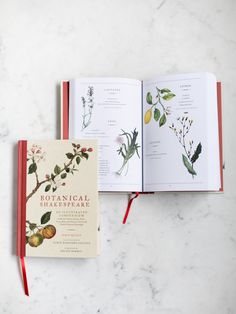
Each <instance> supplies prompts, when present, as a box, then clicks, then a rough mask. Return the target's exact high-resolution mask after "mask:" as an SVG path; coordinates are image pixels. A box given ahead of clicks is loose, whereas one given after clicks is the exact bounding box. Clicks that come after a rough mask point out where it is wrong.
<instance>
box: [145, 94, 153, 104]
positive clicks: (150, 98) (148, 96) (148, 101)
mask: <svg viewBox="0 0 236 314" xmlns="http://www.w3.org/2000/svg"><path fill="white" fill-rule="evenodd" d="M146 100H147V103H148V104H149V105H152V94H151V93H150V92H148V93H147V97H146Z"/></svg>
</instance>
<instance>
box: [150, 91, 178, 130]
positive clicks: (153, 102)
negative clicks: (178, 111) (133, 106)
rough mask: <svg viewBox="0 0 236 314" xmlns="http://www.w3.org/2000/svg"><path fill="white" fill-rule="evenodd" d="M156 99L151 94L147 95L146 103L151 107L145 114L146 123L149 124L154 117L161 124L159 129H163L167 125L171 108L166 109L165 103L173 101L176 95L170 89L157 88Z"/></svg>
mask: <svg viewBox="0 0 236 314" xmlns="http://www.w3.org/2000/svg"><path fill="white" fill-rule="evenodd" d="M154 97H155V98H153V96H152V94H151V93H150V92H148V93H147V95H146V101H147V103H148V105H150V106H151V107H150V109H148V110H147V111H146V113H145V116H144V122H145V124H148V123H149V122H150V121H151V119H152V116H153V118H154V120H155V121H156V122H159V127H161V126H163V125H164V124H165V123H166V120H167V116H168V115H169V114H170V107H169V106H167V107H166V106H165V105H164V102H165V101H169V100H171V99H172V98H173V97H175V94H173V93H172V92H171V91H170V90H169V89H168V88H162V89H159V88H158V87H156V95H155V96H154Z"/></svg>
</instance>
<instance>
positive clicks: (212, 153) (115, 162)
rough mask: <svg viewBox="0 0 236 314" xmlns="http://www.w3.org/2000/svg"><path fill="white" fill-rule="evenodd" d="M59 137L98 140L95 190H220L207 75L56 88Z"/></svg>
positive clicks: (217, 105) (214, 97)
mask: <svg viewBox="0 0 236 314" xmlns="http://www.w3.org/2000/svg"><path fill="white" fill-rule="evenodd" d="M61 92H62V93H61V96H62V97H61V122H62V125H61V126H62V128H61V130H62V137H63V138H84V139H89V138H97V139H98V140H99V190H100V191H141V192H155V191H222V190H223V175H222V167H223V165H222V163H223V162H222V127H221V85H220V83H217V81H216V78H215V76H214V75H213V74H210V73H193V74H183V75H167V76H159V77H157V78H156V79H153V80H147V81H139V80H134V79H123V78H81V79H73V80H70V81H64V82H62V84H61Z"/></svg>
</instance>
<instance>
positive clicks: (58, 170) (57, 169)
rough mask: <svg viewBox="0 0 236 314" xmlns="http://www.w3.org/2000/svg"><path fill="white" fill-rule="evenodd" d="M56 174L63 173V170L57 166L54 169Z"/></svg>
mask: <svg viewBox="0 0 236 314" xmlns="http://www.w3.org/2000/svg"><path fill="white" fill-rule="evenodd" d="M54 172H55V174H59V173H60V172H61V168H60V167H59V166H58V165H56V166H55V168H54Z"/></svg>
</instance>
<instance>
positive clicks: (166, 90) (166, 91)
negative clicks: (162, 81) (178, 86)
mask: <svg viewBox="0 0 236 314" xmlns="http://www.w3.org/2000/svg"><path fill="white" fill-rule="evenodd" d="M160 92H161V94H164V93H170V92H171V91H170V90H169V89H168V88H163V89H161V90H160Z"/></svg>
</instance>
